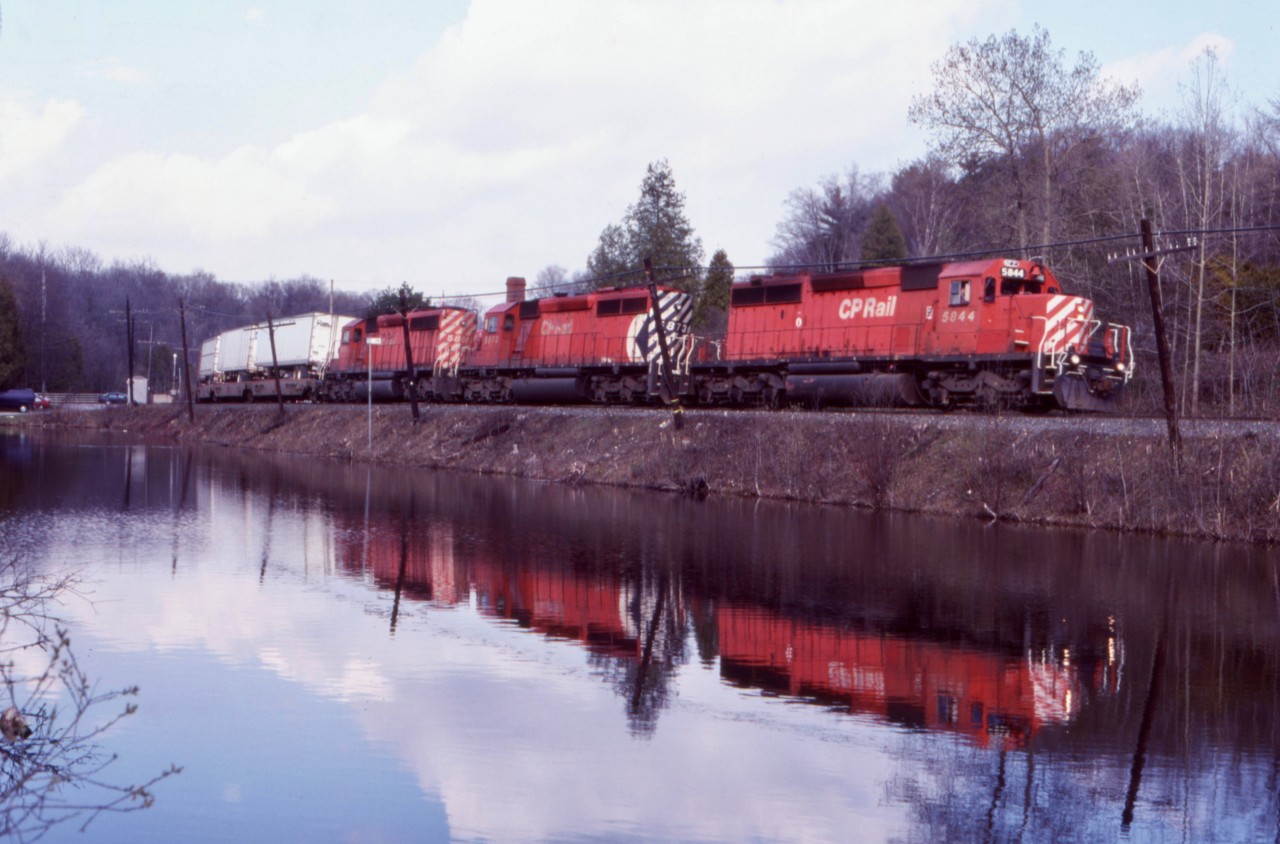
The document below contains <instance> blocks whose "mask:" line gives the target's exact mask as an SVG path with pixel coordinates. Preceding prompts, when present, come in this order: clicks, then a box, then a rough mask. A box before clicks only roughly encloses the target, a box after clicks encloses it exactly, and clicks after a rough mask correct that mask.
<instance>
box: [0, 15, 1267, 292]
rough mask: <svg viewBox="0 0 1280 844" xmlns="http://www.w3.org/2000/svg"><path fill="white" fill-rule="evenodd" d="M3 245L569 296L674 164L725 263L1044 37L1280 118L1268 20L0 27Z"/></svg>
mask: <svg viewBox="0 0 1280 844" xmlns="http://www.w3.org/2000/svg"><path fill="white" fill-rule="evenodd" d="M0 15H2V16H3V28H2V29H0V232H4V233H7V234H8V235H9V237H10V238H11V239H12V240H13V242H14V243H16V244H18V245H22V246H30V245H34V244H36V243H38V242H44V243H46V244H47V245H48V246H49V247H50V248H52V249H58V248H62V247H68V246H75V247H81V248H84V249H88V250H90V251H92V252H94V253H96V254H98V255H99V256H100V257H102V258H103V259H104V260H105V261H107V262H110V261H114V260H124V261H133V260H148V261H150V262H152V263H153V264H154V265H156V266H157V267H159V268H160V269H163V270H166V271H168V272H174V273H183V272H189V271H192V270H196V269H201V270H205V271H208V272H211V273H213V274H214V275H216V276H217V277H219V278H221V279H225V280H230V281H249V280H264V279H267V278H272V277H274V278H281V279H283V278H292V277H296V276H298V275H301V274H309V275H312V276H315V277H318V278H321V279H326V280H327V279H333V280H334V281H335V282H336V284H337V285H338V286H339V287H340V288H343V289H347V290H363V289H375V288H380V287H385V286H388V285H396V284H399V283H400V282H401V281H408V282H410V283H411V284H413V285H414V286H415V287H418V288H420V289H422V290H424V291H426V292H429V293H432V294H440V293H447V294H467V293H470V294H474V293H481V292H487V291H498V290H501V289H502V286H503V285H502V281H503V279H505V277H506V276H508V275H525V276H528V277H530V278H533V277H534V276H536V274H537V273H538V271H539V270H541V269H542V268H544V267H546V266H548V265H551V264H559V265H562V266H564V267H565V268H567V269H569V270H570V271H573V270H576V269H580V268H581V267H582V266H583V264H584V263H585V258H586V255H587V253H588V252H589V251H590V250H591V249H592V248H593V246H594V245H595V240H596V237H597V236H598V235H599V233H600V230H601V229H602V228H604V226H605V225H606V224H608V223H611V222H616V221H617V220H618V219H620V218H621V216H622V214H623V213H624V211H625V209H626V206H627V205H628V204H629V203H631V202H632V201H633V200H634V198H635V196H636V193H637V188H638V186H639V183H640V180H641V178H642V177H643V174H644V168H645V165H646V164H647V163H648V162H650V161H653V160H656V159H658V158H666V159H668V160H669V161H670V163H671V166H672V168H673V170H674V172H675V175H676V179H677V183H678V184H679V185H680V187H681V188H682V189H683V190H684V192H685V193H686V195H687V199H688V212H689V216H690V219H691V221H692V222H693V224H694V226H695V228H696V229H697V231H698V233H699V235H700V236H701V237H702V239H703V241H704V243H705V245H706V247H707V250H708V253H710V251H711V250H714V249H716V248H721V247H723V248H724V249H726V250H727V252H728V254H729V257H730V259H731V260H733V261H734V262H735V263H737V264H740V265H750V264H759V263H761V262H762V261H763V260H764V259H765V258H767V257H768V255H769V253H770V252H771V251H772V249H771V245H770V241H771V239H772V238H773V235H774V231H775V227H776V225H777V222H778V220H779V219H780V218H781V216H782V214H783V212H784V202H785V200H786V196H787V194H788V193H789V192H790V191H791V190H793V189H794V188H797V187H803V186H809V185H813V184H816V183H817V182H818V181H819V180H820V179H821V178H822V177H823V176H825V175H827V174H831V173H836V172H840V171H843V170H845V169H846V168H848V167H849V166H850V165H857V166H858V167H859V168H860V169H861V170H862V171H863V172H864V173H866V172H888V171H890V170H892V168H894V167H895V166H896V165H897V164H899V163H902V162H905V161H908V160H910V159H912V158H915V157H917V156H919V155H920V154H922V153H923V151H924V138H923V136H922V135H921V133H920V132H919V131H918V130H916V129H915V128H914V127H912V126H911V125H910V123H909V122H908V120H907V107H908V105H909V103H910V100H911V97H912V96H914V95H916V94H920V93H924V92H926V91H927V90H928V88H929V84H930V73H929V67H930V65H931V64H932V63H934V62H935V61H937V60H938V59H939V58H940V57H941V56H942V54H943V53H944V52H945V50H946V48H947V47H948V46H949V45H951V44H953V43H956V42H959V41H964V40H967V39H969V38H973V37H979V38H982V37H986V36H987V35H990V34H993V33H1003V32H1005V31H1007V30H1008V29H1011V28H1016V29H1018V30H1019V31H1021V32H1023V33H1029V32H1030V30H1031V27H1032V26H1033V25H1035V24H1037V23H1038V24H1040V25H1042V26H1044V27H1045V28H1046V29H1048V31H1049V33H1050V35H1051V37H1052V40H1053V43H1054V45H1055V46H1056V47H1060V48H1063V49H1065V50H1066V51H1067V53H1068V55H1069V57H1072V58H1074V56H1075V54H1077V53H1078V52H1080V51H1090V52H1092V53H1093V54H1094V55H1095V56H1096V57H1097V59H1098V60H1099V62H1101V64H1102V65H1103V68H1104V72H1106V73H1108V74H1111V75H1114V76H1115V77H1116V78H1117V79H1119V80H1121V81H1126V82H1132V81H1137V82H1138V83H1139V84H1140V85H1141V86H1142V88H1143V90H1144V92H1145V93H1144V98H1143V101H1142V107H1143V110H1144V112H1146V113H1147V114H1151V115H1160V114H1164V115H1170V116H1172V115H1176V114H1177V111H1178V109H1179V107H1180V102H1181V98H1180V88H1179V86H1180V85H1186V84H1187V83H1188V82H1189V80H1190V63H1191V61H1192V60H1193V59H1194V58H1195V56H1196V55H1198V54H1199V53H1200V52H1201V51H1202V50H1203V49H1204V48H1205V47H1206V46H1212V47H1214V48H1215V49H1216V50H1217V52H1218V56H1219V59H1220V63H1221V67H1222V70H1223V72H1224V74H1225V79H1226V82H1227V84H1228V85H1229V86H1230V87H1231V88H1232V89H1233V91H1234V92H1235V94H1236V97H1237V102H1238V107H1237V110H1236V114H1237V116H1238V117H1239V118H1240V119H1243V117H1244V116H1245V114H1246V113H1247V111H1248V110H1249V109H1250V108H1252V107H1255V106H1262V105H1265V104H1266V102H1267V101H1268V100H1269V99H1272V98H1276V97H1280V59H1278V58H1277V56H1276V50H1275V48H1274V45H1275V43H1276V40H1277V34H1278V33H1277V31H1276V29H1277V21H1278V20H1280V10H1278V9H1277V8H1276V7H1275V5H1274V2H1261V0H1237V2H1230V3H1227V2H1220V3H1212V2H1209V3H1195V4H1193V3H1190V2H1166V3H1160V4H1143V3H1138V4H1133V3H1130V4H1116V3H1103V2H1096V1H1095V0H1080V1H1079V2H1074V3H1071V4H1067V3H1032V2H1015V0H900V2H897V3H894V4H886V3H882V2H869V1H868V0H802V1H799V0H537V2H532V1H531V0H472V2H465V0H443V2H442V1H441V0H433V2H428V3H424V2H421V0H416V2H409V0H380V2H378V3H351V2H343V3H338V2H329V0H311V2H298V1H296V0H279V1H278V2H276V0H263V1H262V2H204V3H168V2H164V3H162V2H144V1H143V0H117V2H112V3H88V2H63V3H48V2H35V1H34V0H0Z"/></svg>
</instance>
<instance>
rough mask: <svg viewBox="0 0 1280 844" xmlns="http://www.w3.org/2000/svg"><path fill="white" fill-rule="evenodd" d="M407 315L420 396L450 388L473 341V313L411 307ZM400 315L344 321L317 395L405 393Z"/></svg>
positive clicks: (353, 396) (389, 396)
mask: <svg viewBox="0 0 1280 844" xmlns="http://www.w3.org/2000/svg"><path fill="white" fill-rule="evenodd" d="M408 319H409V330H408V332H407V336H408V337H409V357H410V359H411V360H412V361H413V368H414V379H413V382H414V383H413V387H414V389H416V390H417V393H418V398H420V399H428V398H432V397H433V396H435V395H436V394H437V393H440V392H443V393H451V392H452V391H453V389H455V388H454V387H453V386H452V385H454V384H456V381H457V376H458V369H459V367H460V366H461V365H462V361H463V358H464V357H465V355H466V354H467V353H468V352H469V351H470V349H471V346H472V345H473V344H474V342H475V333H476V315H475V313H473V312H472V311H469V310H467V309H465V308H455V307H452V306H443V307H429V308H422V309H419V310H415V311H410V312H409V314H408ZM404 320H405V318H404V317H402V316H400V315H399V314H383V315H382V316H379V317H377V318H376V319H362V320H357V321H355V322H351V323H348V324H347V325H346V326H344V327H343V329H342V343H341V345H340V346H339V347H338V354H337V355H336V356H335V357H334V358H333V359H332V360H331V361H330V362H329V368H328V370H327V371H326V373H325V379H324V386H323V388H322V390H321V396H322V397H323V398H325V399H327V400H329V401H355V400H357V399H359V400H361V401H363V400H365V399H366V398H368V393H367V392H366V390H370V389H371V390H372V391H373V398H376V399H380V400H383V399H400V398H408V397H409V388H410V384H409V370H408V366H407V364H406V360H405V353H404V344H405V336H406V332H405V330H404ZM366 384H368V385H369V386H368V387H366Z"/></svg>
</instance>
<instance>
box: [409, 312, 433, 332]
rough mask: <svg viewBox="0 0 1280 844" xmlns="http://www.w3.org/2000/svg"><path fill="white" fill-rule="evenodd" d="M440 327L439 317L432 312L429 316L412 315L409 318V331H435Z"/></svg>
mask: <svg viewBox="0 0 1280 844" xmlns="http://www.w3.org/2000/svg"><path fill="white" fill-rule="evenodd" d="M439 328H440V317H439V316H437V315H435V314H432V315H431V316H423V317H414V318H413V319H411V320H409V330H410V331H436V330H438V329H439Z"/></svg>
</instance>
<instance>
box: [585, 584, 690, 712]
mask: <svg viewBox="0 0 1280 844" xmlns="http://www.w3.org/2000/svg"><path fill="white" fill-rule="evenodd" d="M651 578H652V580H646V579H645V578H643V577H641V579H640V580H639V582H638V583H637V584H636V586H635V588H633V589H631V590H629V594H627V600H626V605H625V613H626V621H627V622H628V623H629V624H630V625H633V628H632V629H634V630H635V632H636V634H637V639H638V641H639V647H640V650H639V652H638V653H635V654H634V655H631V654H628V655H627V656H625V657H621V658H619V656H618V655H616V654H613V655H610V654H605V653H602V652H599V651H596V652H593V653H592V656H591V664H592V666H593V667H595V668H596V670H598V671H600V673H601V674H603V675H604V676H605V677H606V678H607V679H608V681H609V683H610V685H612V686H613V688H614V690H615V691H617V693H618V694H619V695H620V696H621V697H622V698H623V699H624V700H626V701H627V720H628V722H629V723H630V725H631V732H632V734H633V735H636V736H651V735H653V732H654V730H656V729H657V726H658V715H659V714H660V713H661V712H662V710H663V708H664V707H665V706H666V705H667V700H668V697H669V695H670V681H671V678H672V677H673V676H674V674H675V671H676V668H677V667H679V666H680V665H682V664H683V663H684V662H685V661H686V654H685V641H686V638H687V637H686V630H685V628H684V625H683V622H682V621H681V618H682V613H681V612H680V602H679V599H678V597H677V596H676V595H673V594H671V593H672V592H673V590H674V586H673V584H672V582H671V578H670V576H669V575H668V574H667V572H666V571H663V572H661V573H660V574H656V575H653V574H651Z"/></svg>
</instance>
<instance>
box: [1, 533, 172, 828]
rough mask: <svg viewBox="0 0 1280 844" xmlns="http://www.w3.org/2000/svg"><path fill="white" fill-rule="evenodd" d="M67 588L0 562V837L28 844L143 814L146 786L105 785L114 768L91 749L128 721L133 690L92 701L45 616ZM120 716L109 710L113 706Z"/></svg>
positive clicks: (91, 688)
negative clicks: (61, 828) (119, 815)
mask: <svg viewBox="0 0 1280 844" xmlns="http://www.w3.org/2000/svg"><path fill="white" fill-rule="evenodd" d="M71 586H72V583H71V581H70V580H69V579H67V578H62V579H53V578H44V577H40V576H37V575H35V574H33V573H31V572H29V571H27V570H26V569H25V568H24V567H23V566H22V564H21V563H20V562H19V561H18V560H17V559H14V558H10V559H8V560H7V561H4V562H0V655H2V659H3V661H2V662H0V682H2V683H3V693H4V700H3V701H2V702H0V709H4V710H5V711H4V714H3V715H0V733H2V734H3V738H0V835H4V836H6V837H7V838H10V839H13V840H19V841H33V840H35V839H37V838H40V837H41V836H43V835H44V834H45V833H46V832H48V831H49V830H50V829H51V828H52V827H54V826H56V825H59V824H63V823H66V822H68V821H71V820H77V821H81V822H82V824H83V825H82V829H83V826H87V825H88V824H89V822H90V821H92V820H93V819H94V818H95V817H96V816H97V815H99V814H101V813H103V812H130V811H137V810H139V809H145V808H147V807H149V806H150V805H151V804H152V801H153V796H152V793H151V788H152V786H154V785H155V783H157V782H159V781H160V780H162V779H164V778H166V777H168V776H170V775H172V774H174V773H177V771H178V769H177V768H170V769H169V770H167V771H164V772H163V773H161V774H159V775H158V776H155V777H152V778H151V779H150V780H148V781H146V782H144V783H141V784H132V785H128V784H126V785H120V784H115V783H112V782H110V781H109V780H108V779H107V778H106V769H107V768H108V766H109V765H110V764H111V762H112V761H113V760H114V759H115V755H114V754H110V753H107V752H106V751H105V750H103V749H102V748H101V747H100V746H98V745H97V743H96V742H97V741H98V740H99V739H100V738H101V737H102V736H103V735H104V734H105V733H106V732H107V731H108V730H109V729H111V728H112V727H113V726H114V725H115V724H116V723H117V722H119V721H120V720H121V719H123V718H125V717H126V716H128V715H131V714H133V712H134V711H135V709H136V705H135V704H133V703H132V702H128V698H131V697H132V696H134V695H136V694H137V691H138V690H137V689H136V688H130V689H121V690H117V691H106V692H103V691H100V690H99V689H98V687H97V686H96V685H95V684H94V683H93V682H92V681H91V680H90V678H89V677H88V676H87V675H86V674H85V672H84V671H83V670H82V669H81V667H80V665H79V663H78V662H77V661H76V657H75V653H74V652H73V651H72V648H71V639H70V637H69V635H68V633H67V631H66V630H65V629H62V628H61V627H59V626H57V624H56V623H55V621H54V619H52V618H51V617H50V615H49V608H50V605H51V604H52V603H54V602H55V601H57V600H58V599H59V597H60V596H61V595H63V594H64V593H66V592H68V591H69V589H70V587H71ZM121 704H123V707H122V708H120V709H114V707H115V706H120V705H121Z"/></svg>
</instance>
